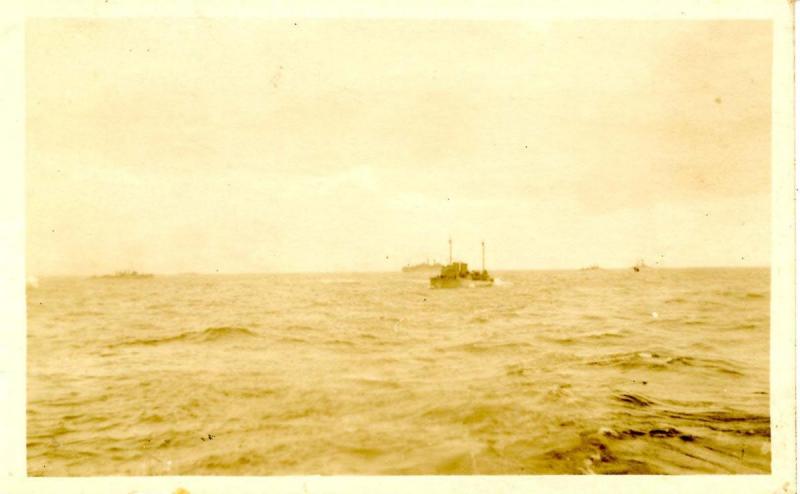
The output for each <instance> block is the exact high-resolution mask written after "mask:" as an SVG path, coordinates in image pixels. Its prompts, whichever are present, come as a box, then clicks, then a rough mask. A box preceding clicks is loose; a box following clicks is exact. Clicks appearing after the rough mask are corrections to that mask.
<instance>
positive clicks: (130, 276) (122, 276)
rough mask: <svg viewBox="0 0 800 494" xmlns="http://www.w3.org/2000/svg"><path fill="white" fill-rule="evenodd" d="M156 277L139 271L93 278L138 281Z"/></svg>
mask: <svg viewBox="0 0 800 494" xmlns="http://www.w3.org/2000/svg"><path fill="white" fill-rule="evenodd" d="M153 276H154V275H152V274H150V273H140V272H138V271H117V272H116V273H113V274H104V275H101V276H92V278H103V279H107V278H111V279H123V280H138V279H142V278H152V277H153Z"/></svg>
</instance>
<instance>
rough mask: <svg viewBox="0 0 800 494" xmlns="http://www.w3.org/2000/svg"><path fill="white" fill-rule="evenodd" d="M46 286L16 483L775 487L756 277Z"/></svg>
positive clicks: (762, 312) (36, 314) (765, 288)
mask: <svg viewBox="0 0 800 494" xmlns="http://www.w3.org/2000/svg"><path fill="white" fill-rule="evenodd" d="M495 276H497V277H499V280H498V283H497V285H496V286H494V287H492V288H476V289H457V290H431V289H429V288H428V282H427V280H426V278H424V277H420V276H415V275H404V274H400V273H398V274H337V275H330V274H320V275H300V274H292V275H277V274H276V275H236V276H234V275H231V276H223V275H216V276H215V275H186V276H161V277H155V278H152V279H141V280H123V279H118V280H115V279H86V278H44V279H41V280H40V281H39V284H38V286H37V287H29V288H28V302H27V303H28V409H27V413H28V415H27V417H28V419H27V421H28V423H27V428H28V429H27V434H28V436H27V437H28V472H29V475H34V476H38V475H45V476H49V475H54V476H65V475H181V474H187V475H189V474H193V475H206V474H208V475H287V474H581V473H589V474H591V473H596V474H612V473H613V474H623V473H630V474H688V473H698V474H699V473H719V474H725V473H768V472H769V471H770V418H769V301H770V294H769V282H770V279H769V270H768V269H687V270H677V269H676V270H671V269H652V270H651V269H647V270H644V271H642V272H641V273H634V272H633V271H630V270H599V271H538V272H537V271H529V272H506V273H495Z"/></svg>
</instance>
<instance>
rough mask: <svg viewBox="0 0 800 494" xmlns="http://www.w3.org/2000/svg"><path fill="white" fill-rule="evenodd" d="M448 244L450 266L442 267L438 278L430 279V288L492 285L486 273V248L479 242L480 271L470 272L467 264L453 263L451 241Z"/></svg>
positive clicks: (490, 278)
mask: <svg viewBox="0 0 800 494" xmlns="http://www.w3.org/2000/svg"><path fill="white" fill-rule="evenodd" d="M448 242H449V244H450V259H449V260H450V264H448V265H447V266H442V270H441V273H440V274H439V276H434V277H433V278H431V288H473V287H490V286H492V285H493V284H494V278H492V277H491V276H489V272H488V271H486V247H485V245H484V243H483V242H481V270H480V271H470V270H469V268H468V266H467V263H465V262H459V261H456V262H453V240H452V239H450V240H448Z"/></svg>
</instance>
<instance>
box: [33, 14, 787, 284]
mask: <svg viewBox="0 0 800 494" xmlns="http://www.w3.org/2000/svg"><path fill="white" fill-rule="evenodd" d="M771 51H772V46H771V25H770V24H769V23H768V22H760V21H713V22H711V21H625V22H610V21H582V22H542V23H529V22H508V21H492V22H483V21H463V20H460V21H459V20H438V21H422V20H360V21H356V20H306V19H294V20H292V19H287V20H281V21H276V20H262V21H255V20H236V19H225V20H223V19H215V20H208V19H207V20H202V19H185V20H175V19H172V20H159V19H116V20H112V19H106V20H101V19H94V20H80V19H72V20H67V19H47V20H44V19H39V20H31V21H29V23H28V26H27V42H26V93H27V96H26V98H27V109H26V111H27V126H26V128H27V160H26V182H27V186H26V191H27V269H28V272H29V274H31V275H55V274H96V273H105V272H109V271H116V270H120V269H137V270H139V271H147V272H156V273H180V272H204V273H213V272H224V273H239V272H254V273H255V272H330V271H396V270H399V268H400V267H401V266H403V265H404V264H407V263H416V262H420V261H424V260H425V259H437V260H439V261H444V260H446V258H447V240H448V238H450V237H452V239H453V246H454V247H453V253H454V257H456V258H457V259H459V260H462V261H465V262H468V263H471V264H473V265H478V264H479V263H480V242H481V241H482V240H484V241H485V242H486V248H487V252H486V262H487V268H488V269H489V270H493V269H495V270H500V269H562V268H577V267H581V266H586V265H591V264H599V265H601V266H604V267H625V266H631V265H632V264H633V263H635V262H636V261H637V260H638V259H639V258H643V259H644V260H645V261H646V262H647V263H648V264H653V265H661V266H667V267H669V266H673V267H683V266H767V265H769V263H770V218H771V214H770V207H771V196H770V181H771V177H770V140H771V137H770V118H771V115H770V105H771V95H770V86H771V80H770V78H771V77H770V76H771Z"/></svg>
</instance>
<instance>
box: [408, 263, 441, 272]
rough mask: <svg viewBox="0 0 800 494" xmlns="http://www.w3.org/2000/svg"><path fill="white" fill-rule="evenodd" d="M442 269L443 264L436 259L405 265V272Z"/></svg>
mask: <svg viewBox="0 0 800 494" xmlns="http://www.w3.org/2000/svg"><path fill="white" fill-rule="evenodd" d="M441 269H442V265H441V264H439V263H438V262H435V261H434V262H429V261H425V262H424V263H419V264H414V265H411V264H409V265H407V266H403V272H404V273H437V272H438V271H439V270H441Z"/></svg>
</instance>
